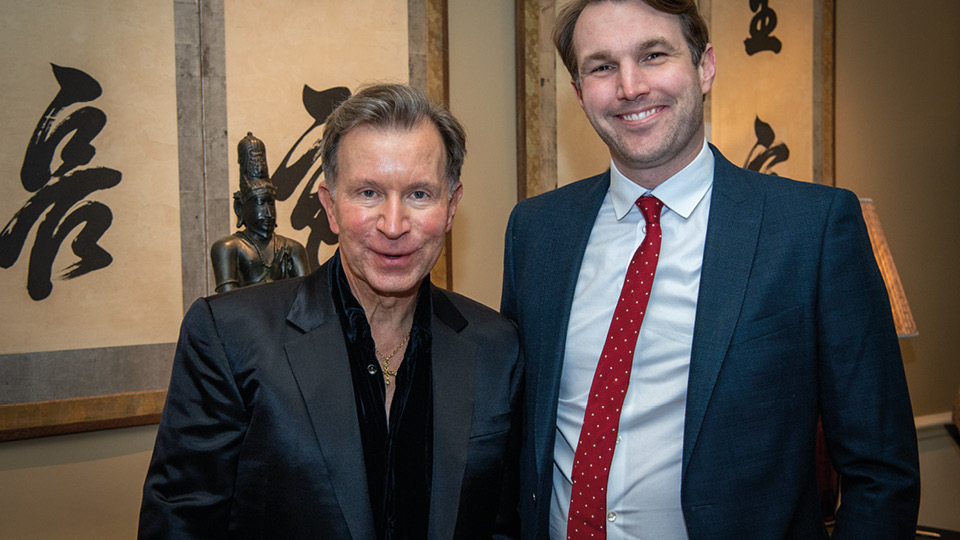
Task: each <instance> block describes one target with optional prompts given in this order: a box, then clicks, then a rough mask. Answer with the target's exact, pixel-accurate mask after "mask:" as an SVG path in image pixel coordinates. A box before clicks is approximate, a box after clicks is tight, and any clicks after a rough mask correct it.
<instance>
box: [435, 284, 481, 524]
mask: <svg viewBox="0 0 960 540" xmlns="http://www.w3.org/2000/svg"><path fill="white" fill-rule="evenodd" d="M433 298H434V317H433V326H432V329H431V330H432V333H433V347H432V349H431V355H432V356H431V366H432V374H433V456H434V458H433V459H434V462H433V485H432V488H431V494H430V526H429V530H430V539H431V540H440V539H444V538H453V535H454V527H455V526H456V516H457V515H458V514H459V510H460V509H459V506H460V490H461V486H462V484H463V475H464V471H465V470H466V464H467V447H468V444H469V442H470V429H471V428H472V420H473V405H474V386H475V384H474V383H475V373H476V361H477V346H476V344H475V343H473V342H472V341H469V340H467V339H464V338H462V337H461V336H460V335H459V334H458V333H457V331H458V330H462V329H463V327H464V326H466V321H465V320H464V319H463V317H462V315H460V313H459V311H457V309H456V308H455V307H454V306H453V304H451V303H450V302H449V301H448V300H447V299H446V298H445V297H443V295H442V293H440V292H439V291H436V290H435V291H434V294H433ZM450 310H452V311H450ZM448 325H451V326H448Z"/></svg>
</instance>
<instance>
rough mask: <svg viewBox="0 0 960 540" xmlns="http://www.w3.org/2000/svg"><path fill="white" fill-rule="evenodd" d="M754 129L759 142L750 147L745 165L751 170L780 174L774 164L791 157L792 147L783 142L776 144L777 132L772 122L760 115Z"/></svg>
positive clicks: (755, 121)
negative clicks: (761, 117) (774, 169)
mask: <svg viewBox="0 0 960 540" xmlns="http://www.w3.org/2000/svg"><path fill="white" fill-rule="evenodd" d="M753 131H754V133H755V134H756V136H757V142H756V144H754V145H753V148H751V149H750V153H749V154H748V155H747V160H746V162H744V165H743V167H744V168H745V169H750V170H751V171H757V172H762V173H766V174H772V175H774V176H778V175H777V173H776V172H774V171H773V170H772V169H773V167H774V165H777V164H778V163H782V162H784V161H786V160H787V159H789V158H790V149H789V148H788V147H787V145H786V143H783V142H781V143H777V144H774V143H775V142H776V140H775V139H776V134H775V133H774V131H773V128H772V127H771V126H770V124H768V123H766V122H764V121H763V120H760V117H759V116H758V117H756V120H754V122H753Z"/></svg>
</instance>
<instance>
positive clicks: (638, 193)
mask: <svg viewBox="0 0 960 540" xmlns="http://www.w3.org/2000/svg"><path fill="white" fill-rule="evenodd" d="M713 167H714V157H713V152H711V151H710V145H708V144H707V142H706V141H704V142H703V147H702V148H701V149H700V153H699V154H697V157H695V158H693V161H691V162H690V164H689V165H687V166H686V167H684V168H683V170H681V171H680V172H678V173H677V174H675V175H673V176H671V177H670V178H668V179H667V180H666V181H665V182H663V183H662V184H660V185H659V186H657V187H656V188H654V189H653V190H652V191H651V190H649V189H646V188H644V187H641V186H639V185H637V184H636V183H635V182H633V181H632V180H630V179H629V178H627V177H626V176H624V175H623V173H621V172H620V171H619V170H618V169H617V165H616V164H615V163H614V162H613V160H610V194H611V196H612V198H613V210H614V212H615V213H616V216H617V220H621V219H623V218H624V217H625V216H626V215H627V214H628V213H630V210H631V209H634V208H636V205H635V204H634V203H636V202H637V199H638V198H640V197H642V196H643V195H647V194H652V195H653V196H654V197H656V198H658V199H660V200H661V201H663V205H664V206H666V207H667V208H669V209H670V210H671V211H673V212H675V213H677V214H679V215H680V216H681V217H682V218H684V219H687V218H688V217H690V214H691V213H693V209H694V208H696V207H697V204H699V203H700V200H701V199H703V196H704V195H705V194H706V193H707V190H708V189H709V188H710V186H711V185H712V184H713ZM637 211H639V209H638V210H637Z"/></svg>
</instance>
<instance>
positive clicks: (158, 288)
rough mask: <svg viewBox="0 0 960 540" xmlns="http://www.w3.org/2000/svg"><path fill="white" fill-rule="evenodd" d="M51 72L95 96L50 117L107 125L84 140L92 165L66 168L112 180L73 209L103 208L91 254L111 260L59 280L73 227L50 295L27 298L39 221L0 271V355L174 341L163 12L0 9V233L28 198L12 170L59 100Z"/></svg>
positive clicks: (174, 230)
mask: <svg viewBox="0 0 960 540" xmlns="http://www.w3.org/2000/svg"><path fill="white" fill-rule="evenodd" d="M51 63H55V64H57V65H60V66H64V67H71V68H75V69H79V70H82V71H83V72H85V73H87V74H88V75H90V76H91V77H93V78H94V79H95V80H96V81H97V82H99V84H100V86H101V87H102V95H101V96H100V97H99V98H97V99H95V100H94V101H91V102H88V103H79V104H75V105H72V106H70V107H69V108H67V109H66V110H65V111H64V112H62V113H60V115H59V116H58V117H57V118H58V119H60V120H62V119H63V118H64V117H66V115H67V114H69V113H71V112H74V111H76V110H78V109H80V108H81V107H84V106H88V107H94V108H96V109H99V110H100V111H102V112H103V113H104V114H105V115H106V118H107V121H106V124H105V126H104V128H103V130H102V131H101V132H100V133H99V134H97V135H96V137H95V138H94V139H93V140H92V144H93V146H94V147H95V149H96V153H95V155H94V156H93V158H92V160H91V161H90V163H89V164H87V165H79V166H77V167H75V168H74V169H72V170H73V171H79V170H82V169H90V168H93V167H106V168H109V169H114V170H117V171H120V173H121V174H122V178H121V180H120V182H119V184H117V185H116V186H115V187H112V188H109V189H105V190H100V191H95V192H93V193H91V194H90V195H88V196H86V197H85V198H83V199H82V200H83V201H95V202H98V203H102V204H103V205H106V207H108V208H109V209H110V211H111V213H112V223H111V224H110V225H109V228H108V229H107V230H106V232H105V233H104V234H103V236H102V237H101V238H100V239H99V241H98V242H97V244H98V245H99V246H101V247H102V248H103V249H105V250H106V251H107V252H109V253H110V255H111V256H112V257H113V262H112V263H111V264H110V265H109V266H106V267H105V268H103V269H100V270H96V271H93V272H90V273H88V274H85V275H83V276H80V277H77V278H75V279H71V280H63V279H60V277H59V276H60V275H61V274H62V273H63V272H64V270H65V269H66V267H68V266H70V265H72V264H74V263H76V262H77V260H78V259H77V257H76V256H75V255H74V254H73V252H72V250H71V242H72V241H73V239H74V238H75V237H76V235H77V233H78V232H79V231H80V230H81V227H77V228H75V229H74V230H73V231H72V232H71V233H70V234H69V235H68V236H67V237H66V239H65V240H64V242H63V243H62V245H61V246H60V248H59V251H58V252H57V253H58V254H57V257H56V259H55V261H54V264H53V267H52V271H53V272H52V277H53V279H52V283H53V288H52V291H51V292H50V294H49V296H47V297H46V298H44V299H42V300H32V299H31V298H30V296H29V295H28V292H27V287H26V282H27V268H28V265H29V261H30V257H31V249H32V248H33V246H34V243H35V239H36V235H37V228H38V225H39V223H40V222H42V220H43V216H41V217H40V218H39V219H38V220H37V221H36V222H34V223H33V225H32V226H31V228H30V233H29V235H28V237H27V238H26V242H25V243H24V244H23V247H22V250H21V251H20V254H19V257H18V258H17V260H16V262H15V263H14V264H13V265H12V266H11V267H10V268H7V269H4V268H0V294H2V296H3V306H4V307H3V309H2V310H0V354H10V353H23V352H40V351H53V350H72V349H83V348H96V347H111V346H125V345H140V344H151V343H164V342H171V341H175V340H176V337H177V328H178V326H179V323H180V318H181V315H182V306H181V300H180V296H181V283H180V280H181V278H180V221H179V219H180V218H179V200H178V186H179V183H178V173H177V127H176V121H177V108H176V83H175V72H174V69H175V61H174V26H173V4H172V2H159V1H152V2H128V1H126V0H58V1H56V2H53V1H40V2H4V3H3V9H2V10H0V72H2V73H3V77H2V79H0V95H2V96H3V98H4V108H3V113H2V123H3V129H2V130H0V185H2V186H3V191H4V196H3V197H2V198H0V226H6V224H7V223H8V222H9V221H10V219H11V218H12V217H13V216H14V215H15V214H16V212H17V211H18V210H19V209H20V208H21V207H23V206H24V204H26V203H27V201H28V200H29V199H30V197H31V196H32V195H33V194H32V193H30V192H28V191H27V190H26V189H25V188H24V186H23V185H22V184H21V182H20V168H21V165H22V163H23V160H24V152H25V151H26V148H27V145H28V142H29V140H30V138H31V135H32V133H33V131H34V128H35V127H36V126H37V122H38V121H39V120H40V119H41V117H42V116H43V114H44V111H45V109H46V108H47V106H48V105H49V104H50V103H51V101H52V100H53V98H54V96H55V95H56V94H57V92H58V91H59V90H60V86H59V85H58V83H57V81H56V79H55V78H54V75H53V72H52V70H51V66H50V64H51ZM72 136H73V135H68V136H67V137H65V138H64V139H63V141H62V142H61V144H60V145H59V147H58V148H57V149H56V152H55V153H54V157H53V160H52V166H51V170H52V169H56V168H57V167H58V166H59V165H60V155H61V154H60V152H61V150H62V149H63V146H64V144H65V143H66V142H67V141H69V140H71V137H72ZM52 183H53V180H51V181H50V182H49V183H48V185H50V184H52ZM77 208H78V206H76V205H75V206H73V207H72V208H71V209H70V210H69V211H68V212H67V213H66V215H68V216H69V215H70V214H71V213H72V212H74V211H76V210H77Z"/></svg>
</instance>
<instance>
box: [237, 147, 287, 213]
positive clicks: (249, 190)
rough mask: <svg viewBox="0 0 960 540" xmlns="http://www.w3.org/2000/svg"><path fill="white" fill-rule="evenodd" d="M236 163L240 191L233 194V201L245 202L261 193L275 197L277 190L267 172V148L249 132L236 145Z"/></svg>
mask: <svg viewBox="0 0 960 540" xmlns="http://www.w3.org/2000/svg"><path fill="white" fill-rule="evenodd" d="M237 163H239V164H240V191H238V192H236V193H234V194H233V197H234V198H235V199H238V200H241V201H246V200H247V199H249V198H250V197H251V196H253V195H256V194H259V193H263V192H267V193H269V194H270V195H272V196H276V194H277V188H276V187H275V186H274V185H273V182H271V181H270V173H269V171H268V170H267V147H266V146H265V145H264V144H263V141H261V140H260V139H258V138H256V137H254V136H253V133H251V132H249V131H248V132H247V136H246V137H244V138H242V139H240V142H239V143H238V144H237Z"/></svg>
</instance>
